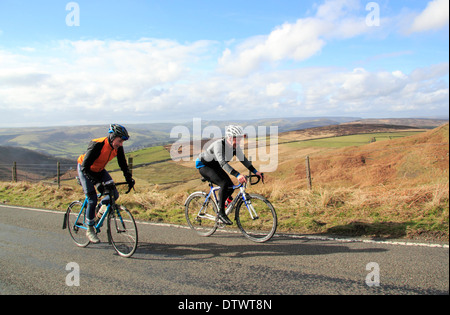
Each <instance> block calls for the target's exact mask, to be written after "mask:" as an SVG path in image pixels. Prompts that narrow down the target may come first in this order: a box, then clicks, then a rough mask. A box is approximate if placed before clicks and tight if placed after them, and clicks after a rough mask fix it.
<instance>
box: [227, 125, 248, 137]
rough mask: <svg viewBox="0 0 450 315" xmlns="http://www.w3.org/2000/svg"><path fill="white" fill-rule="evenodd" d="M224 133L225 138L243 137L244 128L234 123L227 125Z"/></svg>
mask: <svg viewBox="0 0 450 315" xmlns="http://www.w3.org/2000/svg"><path fill="white" fill-rule="evenodd" d="M225 134H226V136H227V138H237V137H245V134H244V129H242V127H241V126H235V125H231V126H228V127H227V130H226V133H225Z"/></svg>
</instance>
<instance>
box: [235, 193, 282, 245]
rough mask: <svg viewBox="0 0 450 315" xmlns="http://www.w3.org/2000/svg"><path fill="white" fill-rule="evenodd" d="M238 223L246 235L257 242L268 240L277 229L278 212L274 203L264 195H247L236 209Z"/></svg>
mask: <svg viewBox="0 0 450 315" xmlns="http://www.w3.org/2000/svg"><path fill="white" fill-rule="evenodd" d="M236 223H237V225H238V227H239V229H240V230H241V232H242V233H243V234H244V236H245V237H247V238H248V239H250V240H252V241H253V242H257V243H264V242H267V241H268V240H270V239H271V238H272V236H273V235H274V234H275V232H276V230H277V224H278V219H277V214H276V212H275V209H274V207H273V206H272V204H271V203H270V202H269V201H268V200H267V199H266V198H264V197H263V196H260V195H255V194H250V195H247V202H244V200H241V201H240V202H239V204H238V206H237V209H236Z"/></svg>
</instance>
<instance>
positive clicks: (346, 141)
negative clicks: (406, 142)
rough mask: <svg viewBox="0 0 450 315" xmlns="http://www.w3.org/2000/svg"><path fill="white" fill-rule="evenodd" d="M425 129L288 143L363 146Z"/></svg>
mask: <svg viewBox="0 0 450 315" xmlns="http://www.w3.org/2000/svg"><path fill="white" fill-rule="evenodd" d="M422 132H423V131H405V132H383V133H368V134H360V135H351V136H341V137H332V138H324V139H316V140H304V141H295V142H288V143H286V145H287V146H289V147H291V148H310V147H319V148H343V147H350V146H361V145H365V144H368V143H371V142H374V141H373V140H375V142H379V141H386V140H392V139H398V138H403V137H408V136H413V135H416V134H419V133H422Z"/></svg>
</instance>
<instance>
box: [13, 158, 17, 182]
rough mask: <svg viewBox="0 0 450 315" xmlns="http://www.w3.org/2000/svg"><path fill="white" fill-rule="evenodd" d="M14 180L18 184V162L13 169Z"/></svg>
mask: <svg viewBox="0 0 450 315" xmlns="http://www.w3.org/2000/svg"><path fill="white" fill-rule="evenodd" d="M12 180H13V182H14V183H17V162H14V164H13V168H12Z"/></svg>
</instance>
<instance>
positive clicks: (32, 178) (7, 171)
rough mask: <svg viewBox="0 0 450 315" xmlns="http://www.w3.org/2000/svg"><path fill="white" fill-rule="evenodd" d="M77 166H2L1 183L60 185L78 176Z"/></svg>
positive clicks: (55, 164) (41, 164) (16, 164)
mask: <svg viewBox="0 0 450 315" xmlns="http://www.w3.org/2000/svg"><path fill="white" fill-rule="evenodd" d="M76 173H77V171H76V164H72V163H71V164H63V163H59V162H58V163H52V164H44V163H40V164H20V163H17V162H13V163H12V164H0V181H12V182H22V181H25V182H46V183H50V184H57V185H60V184H61V182H62V181H64V180H70V179H73V178H75V176H76Z"/></svg>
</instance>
